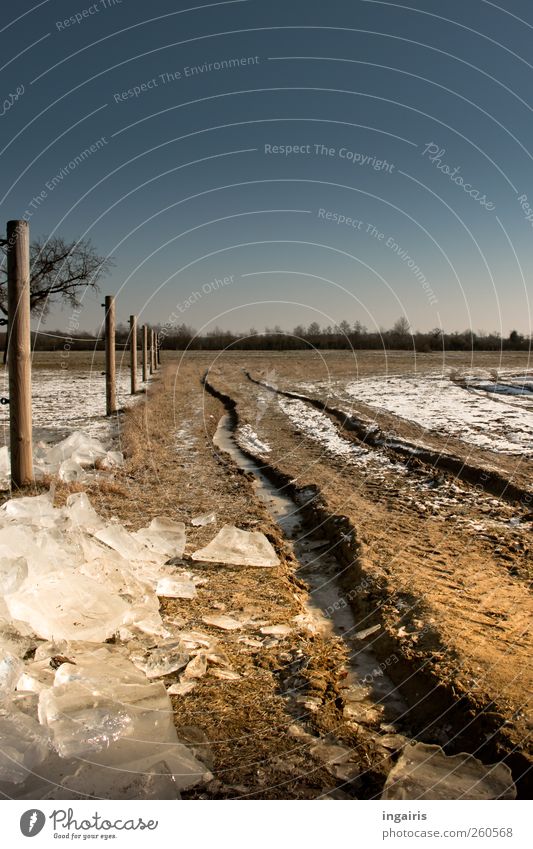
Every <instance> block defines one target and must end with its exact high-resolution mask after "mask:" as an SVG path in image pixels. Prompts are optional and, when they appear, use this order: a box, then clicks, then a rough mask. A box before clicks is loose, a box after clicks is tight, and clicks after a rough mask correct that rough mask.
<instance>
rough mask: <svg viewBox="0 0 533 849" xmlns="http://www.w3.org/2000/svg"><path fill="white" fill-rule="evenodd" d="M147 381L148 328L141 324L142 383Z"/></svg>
mask: <svg viewBox="0 0 533 849" xmlns="http://www.w3.org/2000/svg"><path fill="white" fill-rule="evenodd" d="M147 380H148V327H147V326H146V324H143V383H146V381H147Z"/></svg>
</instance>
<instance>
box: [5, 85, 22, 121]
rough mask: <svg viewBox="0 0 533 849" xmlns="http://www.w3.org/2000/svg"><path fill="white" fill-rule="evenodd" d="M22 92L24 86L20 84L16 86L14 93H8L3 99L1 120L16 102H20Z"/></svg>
mask: <svg viewBox="0 0 533 849" xmlns="http://www.w3.org/2000/svg"><path fill="white" fill-rule="evenodd" d="M24 92H25V88H24V84H23V83H21V84H20V85H18V86H17V87H16V89H15V91H14V92H10V93H9V94H8V96H7V97H6V98H5V99H4V101H3V103H2V111H1V112H0V117H2V118H3V117H4V115H6V114H7V113H8V112H9V110H10V109H12V108H13V106H14V105H15V103H16V102H17V100H20V98H21V97H22V95H23V94H24Z"/></svg>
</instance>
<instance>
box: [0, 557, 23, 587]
mask: <svg viewBox="0 0 533 849" xmlns="http://www.w3.org/2000/svg"><path fill="white" fill-rule="evenodd" d="M27 577H28V563H27V561H26V558H25V557H2V558H1V559H0V593H1V594H2V595H5V594H6V593H12V592H14V591H15V590H16V589H18V587H20V585H21V584H22V582H23V581H25V580H26V578H27Z"/></svg>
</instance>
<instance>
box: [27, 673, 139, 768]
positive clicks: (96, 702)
mask: <svg viewBox="0 0 533 849" xmlns="http://www.w3.org/2000/svg"><path fill="white" fill-rule="evenodd" d="M125 691H126V692H125ZM152 695H153V693H152V690H151V685H150V684H146V685H140V686H139V685H135V684H134V685H120V684H117V687H116V695H115V696H114V697H113V696H107V695H103V694H101V693H98V691H93V690H91V689H90V688H88V686H87V684H86V683H85V682H83V683H82V682H69V683H68V684H60V685H59V686H57V687H51V688H50V689H49V690H42V691H41V693H40V696H39V720H40V722H41V723H42V725H46V726H48V727H49V728H50V730H51V732H52V735H53V740H54V746H55V748H56V749H57V751H58V753H59V754H60V755H61V757H63V758H70V757H80V756H81V757H84V756H87V755H90V754H92V753H93V752H97V751H99V750H100V749H106V748H108V747H109V746H110V744H111V743H113V742H114V741H116V740H118V739H119V738H120V737H122V736H124V735H127V734H131V733H132V732H133V725H134V717H133V714H132V712H131V711H130V710H129V709H128V704H127V702H126V703H125V702H123V701H122V700H121V699H125V698H126V699H128V700H129V701H143V700H145V699H147V698H148V699H149V698H150V696H152Z"/></svg>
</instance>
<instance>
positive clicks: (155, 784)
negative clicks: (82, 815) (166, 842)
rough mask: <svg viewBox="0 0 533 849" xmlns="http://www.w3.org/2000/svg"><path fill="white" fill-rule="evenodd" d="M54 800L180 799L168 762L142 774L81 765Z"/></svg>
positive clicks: (65, 779) (65, 781) (54, 795)
mask: <svg viewBox="0 0 533 849" xmlns="http://www.w3.org/2000/svg"><path fill="white" fill-rule="evenodd" d="M52 798H54V799H87V798H91V799H142V800H143V802H144V801H146V800H147V799H180V798H181V797H180V794H179V791H178V785H177V782H176V779H175V778H174V776H173V775H172V774H171V772H170V770H169V767H168V764H167V762H166V761H158V763H155V764H154V765H153V766H152V767H150V769H148V770H147V771H146V772H143V773H131V772H129V771H120V770H117V769H115V768H110V767H106V766H95V765H94V764H81V765H80V766H79V767H78V768H77V770H76V772H74V773H73V774H72V775H68V776H65V778H64V779H63V781H62V782H61V787H60V788H58V789H57V790H56V791H55V792H54V793H53V797H52Z"/></svg>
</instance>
